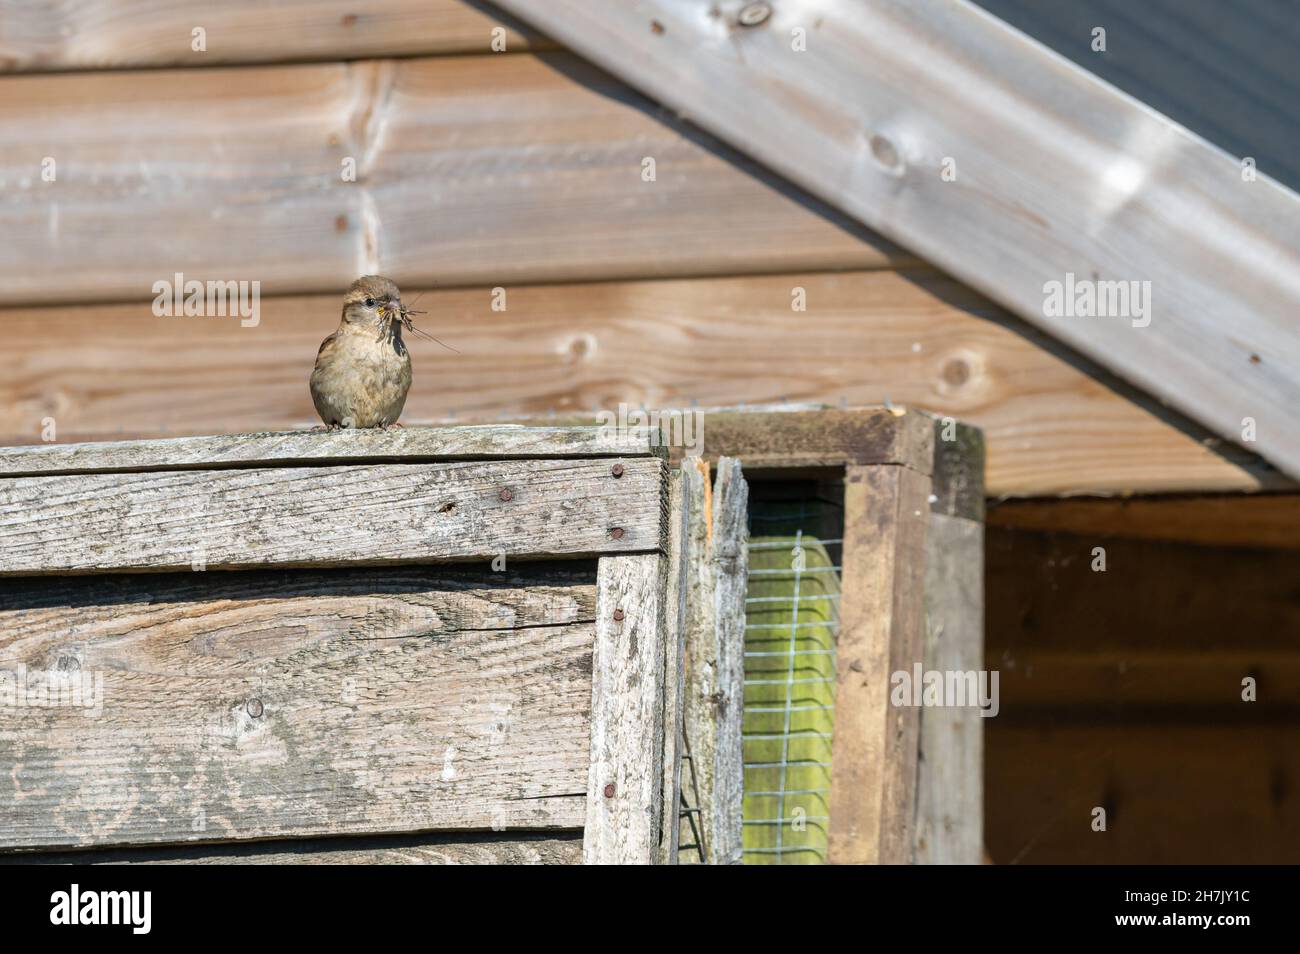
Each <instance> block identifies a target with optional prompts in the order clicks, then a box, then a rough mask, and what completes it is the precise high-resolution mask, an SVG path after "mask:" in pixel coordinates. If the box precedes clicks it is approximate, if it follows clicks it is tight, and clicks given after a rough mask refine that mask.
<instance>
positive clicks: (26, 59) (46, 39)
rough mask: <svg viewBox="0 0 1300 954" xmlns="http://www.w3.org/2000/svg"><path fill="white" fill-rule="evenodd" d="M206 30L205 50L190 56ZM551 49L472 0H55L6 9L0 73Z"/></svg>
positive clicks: (0, 21)
mask: <svg viewBox="0 0 1300 954" xmlns="http://www.w3.org/2000/svg"><path fill="white" fill-rule="evenodd" d="M197 26H202V27H203V28H204V30H205V31H206V34H207V35H206V37H205V41H206V43H205V45H206V49H205V50H203V51H201V52H199V51H196V50H194V49H192V45H193V44H192V40H193V37H192V34H191V31H192V30H193V29H194V28H195V27H197ZM498 26H501V27H502V28H503V29H505V31H506V32H505V34H504V38H503V39H504V43H505V49H504V50H503V51H502V52H514V51H519V50H527V49H538V48H539V47H540V48H545V47H547V46H548V45H553V44H549V43H548V42H547V41H546V40H545V39H544V38H542V37H541V36H540V35H539V34H538V33H537V32H536V31H534V30H531V29H528V28H526V27H525V28H520V26H519V24H518V23H517V21H515V20H513V19H512V18H510V17H506V16H504V15H501V14H498V13H496V12H495V11H491V10H489V8H488V7H487V6H486V5H483V4H479V3H474V2H467V0H369V2H367V3H365V4H357V3H354V2H351V0H315V2H313V0H290V2H283V0H281V2H277V3H273V4H267V3H261V2H258V0H226V2H223V3H220V4H208V3H202V2H197V0H195V2H191V0H170V2H166V3H149V2H141V0H134V2H126V3H122V2H114V0H91V2H69V0H53V2H49V3H42V4H41V5H40V6H39V7H35V6H32V5H30V4H25V3H20V2H13V0H6V2H4V3H0V72H29V71H41V70H100V69H113V68H120V67H135V68H139V67H149V66H216V65H218V64H223V63H267V62H274V63H280V62H285V61H289V60H314V59H319V60H341V59H359V58H362V57H370V56H413V55H418V54H428V53H488V52H491V51H492V45H491V44H492V39H493V35H492V31H493V29H494V28H496V27H498Z"/></svg>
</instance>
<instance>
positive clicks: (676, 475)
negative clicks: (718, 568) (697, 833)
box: [659, 469, 690, 865]
mask: <svg viewBox="0 0 1300 954" xmlns="http://www.w3.org/2000/svg"><path fill="white" fill-rule="evenodd" d="M689 508H690V500H689V498H688V497H687V493H686V478H685V477H684V475H683V474H682V472H681V470H680V469H677V470H674V471H673V472H672V473H671V474H670V475H669V483H668V577H667V580H666V581H665V589H664V625H665V630H664V781H663V790H664V796H663V817H662V818H661V819H660V822H659V831H660V835H659V863H660V864H670V865H675V864H677V851H678V845H679V844H680V837H679V836H680V830H681V826H680V825H679V824H678V817H679V813H680V805H681V790H682V741H683V739H682V732H683V725H682V723H683V708H684V693H683V683H684V680H685V676H686V590H687V572H688V569H689V566H690V529H689V522H690V509H689Z"/></svg>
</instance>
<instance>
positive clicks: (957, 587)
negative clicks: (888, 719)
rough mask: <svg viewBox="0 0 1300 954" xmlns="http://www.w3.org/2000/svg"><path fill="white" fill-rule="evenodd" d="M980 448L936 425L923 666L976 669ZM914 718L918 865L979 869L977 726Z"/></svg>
mask: <svg viewBox="0 0 1300 954" xmlns="http://www.w3.org/2000/svg"><path fill="white" fill-rule="evenodd" d="M983 474H984V442H983V438H982V436H981V434H980V432H979V431H978V430H976V429H975V428H972V427H968V426H967V425H965V424H959V423H957V422H956V421H953V420H952V419H951V418H948V419H942V420H938V421H936V422H935V439H934V476H933V490H934V493H933V495H932V496H931V502H930V526H929V529H928V532H927V534H926V548H925V613H926V629H925V668H926V670H927V671H934V672H945V673H946V672H961V673H970V672H973V673H976V674H978V673H979V672H980V671H981V670H982V669H983V667H984V481H983ZM967 702H968V705H966V706H960V707H956V706H954V707H943V708H935V707H932V708H928V709H923V710H921V750H920V764H919V766H918V769H917V794H916V858H915V860H916V863H917V864H965V865H977V864H979V863H980V861H981V857H982V854H983V846H984V720H983V718H982V717H981V716H980V713H979V710H978V709H977V708H974V707H973V706H972V705H970V704H969V703H970V700H967Z"/></svg>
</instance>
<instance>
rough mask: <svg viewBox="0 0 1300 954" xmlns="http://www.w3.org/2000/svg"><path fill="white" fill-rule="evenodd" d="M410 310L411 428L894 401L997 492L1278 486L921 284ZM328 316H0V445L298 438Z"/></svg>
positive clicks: (946, 293) (635, 291)
mask: <svg viewBox="0 0 1300 954" xmlns="http://www.w3.org/2000/svg"><path fill="white" fill-rule="evenodd" d="M335 279H336V280H337V276H335ZM796 288H802V289H804V291H805V292H806V295H807V311H805V312H794V311H792V310H791V301H792V299H791V295H792V290H793V289H796ZM406 296H407V297H408V299H410V300H415V299H416V298H417V297H418V298H419V307H420V308H424V309H427V310H428V312H429V314H428V315H426V316H424V317H423V318H422V319H420V323H421V324H422V325H423V326H424V327H426V328H428V329H429V330H430V331H432V332H433V333H435V334H437V335H438V336H439V337H441V338H442V339H443V340H445V341H447V342H448V343H450V344H452V345H453V346H455V347H456V348H457V349H459V350H460V352H461V353H460V354H453V353H452V352H449V351H445V350H443V349H441V348H438V347H437V346H436V345H431V344H424V343H420V342H415V343H413V344H412V349H413V351H414V352H415V353H414V359H413V360H414V364H415V383H414V386H413V388H412V391H411V397H410V400H409V401H408V402H407V407H406V416H405V418H404V420H406V421H407V422H408V423H409V422H413V421H435V420H446V419H449V418H450V419H456V420H461V421H464V420H467V419H474V418H480V419H482V418H487V419H492V418H495V417H498V416H500V415H510V416H514V417H518V416H520V415H525V414H546V413H547V412H550V411H558V412H559V413H561V414H575V413H579V412H590V411H591V410H592V409H596V408H603V409H606V410H617V408H618V405H619V404H620V403H621V402H626V403H628V404H630V405H632V406H634V407H638V406H640V405H641V404H642V403H645V404H646V405H647V406H650V407H672V406H687V405H690V404H691V403H693V402H698V403H699V405H700V406H704V407H708V406H726V405H736V404H739V403H741V402H744V403H747V404H755V403H764V402H779V401H782V400H786V399H788V400H790V401H792V402H799V401H824V402H828V403H830V404H832V405H839V404H840V403H841V402H845V403H848V404H850V405H869V404H879V403H883V402H885V401H893V402H895V403H898V404H908V405H911V406H915V407H920V408H926V409H929V410H932V411H935V412H937V413H940V414H951V415H954V416H956V417H958V418H960V419H962V420H966V421H969V422H971V423H972V424H976V425H978V426H979V427H981V428H982V429H983V430H984V434H985V437H986V439H987V442H988V454H989V456H988V472H987V487H988V490H989V492H990V493H991V494H992V495H1000V494H1025V495H1032V494H1051V493H1057V492H1067V491H1093V492H1101V493H1112V492H1121V491H1147V492H1151V491H1161V490H1169V491H1176V490H1193V489H1225V490H1251V489H1257V488H1259V487H1260V486H1264V485H1269V484H1275V485H1280V484H1282V482H1281V481H1279V480H1278V478H1277V477H1276V475H1275V474H1274V473H1273V472H1272V471H1271V470H1270V469H1269V468H1267V467H1265V466H1261V465H1260V463H1259V462H1258V460H1257V459H1256V458H1252V457H1250V456H1249V455H1246V454H1244V453H1242V452H1240V451H1239V450H1237V449H1236V448H1234V447H1232V446H1231V445H1222V444H1219V443H1218V442H1216V441H1214V440H1209V439H1206V438H1205V436H1204V434H1203V433H1202V432H1200V431H1198V430H1197V429H1195V428H1193V427H1190V426H1188V425H1187V424H1186V423H1185V422H1182V421H1180V420H1179V419H1178V418H1177V417H1176V416H1173V415H1171V414H1169V413H1168V412H1167V411H1165V410H1164V409H1162V408H1161V407H1160V406H1159V405H1158V404H1156V403H1155V402H1152V401H1149V400H1146V399H1144V398H1142V397H1141V396H1140V395H1137V394H1136V393H1134V392H1133V391H1132V390H1131V389H1129V388H1126V387H1124V386H1123V385H1121V384H1119V383H1117V382H1115V381H1114V380H1113V379H1111V378H1109V377H1108V376H1107V375H1106V374H1105V373H1104V372H1101V371H1099V370H1098V369H1097V368H1096V367H1095V366H1093V365H1091V364H1090V363H1088V362H1086V361H1084V360H1082V359H1080V358H1078V357H1077V356H1075V355H1072V354H1071V353H1069V352H1068V351H1066V350H1064V349H1062V348H1060V347H1059V346H1057V345H1056V344H1054V343H1053V342H1051V341H1050V340H1049V339H1047V338H1046V336H1044V335H1042V334H1041V333H1038V332H1035V331H1033V330H1031V329H1028V328H1027V326H1025V325H1024V324H1023V323H1021V322H1019V321H1016V320H1015V319H1012V318H1010V317H1009V316H1008V315H1006V313H1005V312H1003V311H1001V310H1000V309H998V308H997V307H996V306H994V305H992V304H990V303H989V302H988V301H987V300H985V299H983V298H981V297H980V296H978V295H976V294H975V293H973V292H971V291H970V290H969V289H966V288H965V287H963V286H962V285H960V284H958V283H957V282H954V281H952V280H951V279H948V278H945V277H943V276H941V275H939V274H937V273H935V272H933V271H930V270H926V269H921V270H908V271H903V272H891V271H867V272H852V273H841V274H835V273H795V274H790V275H781V276H751V277H746V278H710V279H690V280H674V281H638V282H608V283H595V284H582V285H545V286H511V287H510V288H509V289H508V298H507V308H506V310H505V311H500V312H497V311H493V310H492V307H491V303H492V294H491V290H490V289H488V288H472V289H458V290H450V291H432V292H426V293H424V294H423V296H422V297H420V292H419V291H418V290H417V289H415V288H410V289H408V290H407V292H406ZM338 311H339V300H338V297H337V295H334V294H332V295H329V296H319V297H289V298H266V299H264V300H263V301H262V311H261V323H260V324H259V325H258V326H257V327H255V328H241V327H240V325H239V322H238V320H237V319H229V318H226V319H222V318H211V319H207V318H205V319H199V318H156V317H154V315H153V314H152V313H151V311H150V309H149V307H148V304H147V303H145V304H135V305H109V306H86V307H76V308H42V309H34V308H21V309H9V310H6V311H3V312H0V327H3V328H4V329H5V333H6V336H7V337H6V341H5V349H6V369H7V373H6V374H5V375H4V376H3V379H0V409H2V410H0V440H3V441H4V442H33V441H39V440H40V438H41V435H42V430H43V429H44V427H45V421H46V419H47V418H49V419H52V420H53V425H54V427H55V436H56V438H57V440H58V441H59V442H61V443H62V442H68V441H75V440H88V439H95V438H113V437H119V436H139V435H150V436H157V435H163V434H194V433H211V432H219V431H241V430H264V429H267V428H290V427H301V426H309V425H312V424H315V423H316V422H317V420H316V416H315V413H314V411H313V409H312V406H311V399H310V396H309V394H308V390H307V377H308V374H309V372H310V369H311V362H312V358H313V356H314V355H315V352H316V348H317V346H318V345H319V343H320V340H321V339H322V338H323V337H324V336H325V335H326V334H328V333H329V332H330V331H332V330H333V329H334V327H335V325H336V323H337V320H338ZM704 438H705V452H706V453H708V449H709V438H708V425H707V422H706V425H705V434H704Z"/></svg>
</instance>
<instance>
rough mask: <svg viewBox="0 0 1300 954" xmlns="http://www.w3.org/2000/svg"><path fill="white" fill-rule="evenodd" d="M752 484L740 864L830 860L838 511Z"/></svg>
mask: <svg viewBox="0 0 1300 954" xmlns="http://www.w3.org/2000/svg"><path fill="white" fill-rule="evenodd" d="M778 494H779V496H780V497H781V498H783V499H776V500H767V499H764V496H763V493H762V485H761V484H755V485H752V486H751V512H750V549H749V565H750V570H749V589H748V593H747V597H746V607H745V608H746V626H745V714H744V757H745V803H744V859H745V863H746V864H821V863H824V862H825V861H826V847H827V827H828V826H827V822H828V818H829V810H828V801H829V797H830V770H831V741H832V736H833V726H834V714H835V645H836V641H837V639H838V634H839V598H840V587H839V580H840V565H839V558H840V542H841V541H840V539H839V536H838V534H839V533H840V532H842V530H841V528H842V526H843V523H842V507H841V506H840V504H839V503H838V502H837V501H835V500H834V499H830V500H827V499H824V497H823V494H822V493H821V492H820V491H819V490H818V489H817V486H816V485H811V486H806V487H798V488H793V492H792V488H790V487H788V486H783V487H782V488H779V490H778Z"/></svg>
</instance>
